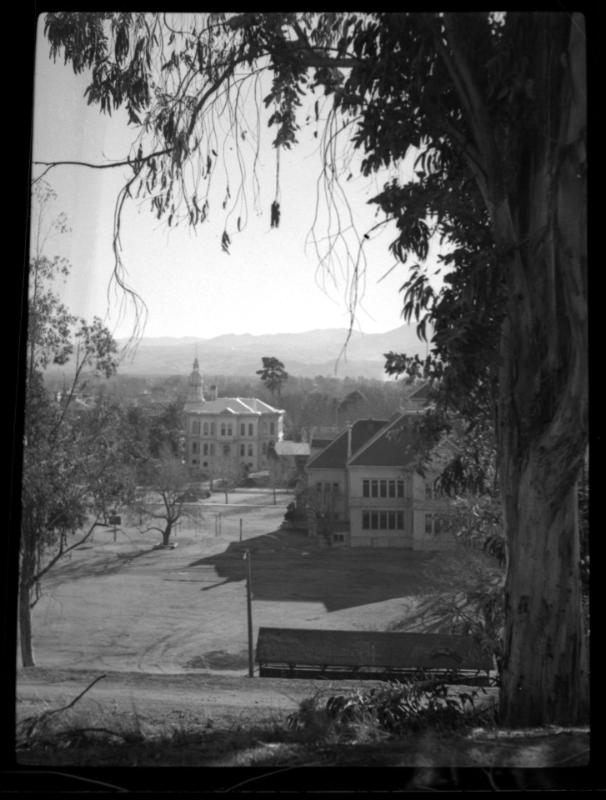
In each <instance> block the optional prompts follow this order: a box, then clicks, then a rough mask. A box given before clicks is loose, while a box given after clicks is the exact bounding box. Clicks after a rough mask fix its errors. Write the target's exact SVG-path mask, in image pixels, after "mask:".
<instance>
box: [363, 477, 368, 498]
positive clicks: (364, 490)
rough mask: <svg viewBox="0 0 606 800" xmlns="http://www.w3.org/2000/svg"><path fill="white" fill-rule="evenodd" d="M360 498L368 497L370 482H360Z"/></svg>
mask: <svg viewBox="0 0 606 800" xmlns="http://www.w3.org/2000/svg"><path fill="white" fill-rule="evenodd" d="M362 497H370V481H369V480H364V481H362Z"/></svg>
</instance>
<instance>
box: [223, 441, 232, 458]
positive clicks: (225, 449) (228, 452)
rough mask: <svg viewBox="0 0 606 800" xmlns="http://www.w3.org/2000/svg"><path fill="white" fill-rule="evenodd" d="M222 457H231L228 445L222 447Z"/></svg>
mask: <svg viewBox="0 0 606 800" xmlns="http://www.w3.org/2000/svg"><path fill="white" fill-rule="evenodd" d="M223 455H224V456H230V455H231V447H230V446H229V445H228V444H224V445H223Z"/></svg>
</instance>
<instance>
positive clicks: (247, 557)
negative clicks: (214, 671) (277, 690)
mask: <svg viewBox="0 0 606 800" xmlns="http://www.w3.org/2000/svg"><path fill="white" fill-rule="evenodd" d="M242 558H243V559H245V561H246V619H247V627H248V677H249V678H254V675H255V662H254V655H253V625H252V560H251V557H250V550H245V551H244V554H243V555H242Z"/></svg>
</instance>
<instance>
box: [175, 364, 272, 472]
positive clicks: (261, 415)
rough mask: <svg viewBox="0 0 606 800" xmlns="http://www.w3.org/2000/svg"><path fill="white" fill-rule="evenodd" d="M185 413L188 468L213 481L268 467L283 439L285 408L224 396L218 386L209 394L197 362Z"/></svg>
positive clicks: (193, 371)
mask: <svg viewBox="0 0 606 800" xmlns="http://www.w3.org/2000/svg"><path fill="white" fill-rule="evenodd" d="M183 415H184V427H185V448H186V450H185V452H186V461H187V464H188V465H189V466H190V467H192V468H194V469H197V470H200V471H201V472H203V473H207V474H208V475H210V476H211V477H212V476H216V477H218V476H220V475H221V474H223V473H226V472H229V471H233V470H236V471H238V472H239V471H242V470H248V471H249V472H257V471H260V470H265V469H267V468H268V454H269V451H270V450H271V449H272V448H273V447H274V445H275V444H276V442H278V441H280V440H281V439H282V436H283V420H284V411H283V410H281V409H279V408H274V407H273V406H270V405H269V404H268V403H264V402H263V400H259V399H258V398H256V397H219V395H218V392H217V387H216V386H211V387H210V389H209V391H208V396H205V393H204V382H203V379H202V376H201V375H200V366H199V363H198V359H197V358H196V359H195V360H194V366H193V370H192V373H191V375H190V377H189V385H188V392H187V398H186V401H185V406H184V409H183Z"/></svg>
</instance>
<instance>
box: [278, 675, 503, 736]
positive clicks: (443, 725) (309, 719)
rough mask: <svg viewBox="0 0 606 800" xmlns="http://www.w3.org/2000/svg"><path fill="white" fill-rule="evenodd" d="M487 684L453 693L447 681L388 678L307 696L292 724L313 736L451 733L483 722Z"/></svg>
mask: <svg viewBox="0 0 606 800" xmlns="http://www.w3.org/2000/svg"><path fill="white" fill-rule="evenodd" d="M480 691H484V690H482V689H479V690H478V689H474V690H473V691H472V692H471V693H469V692H460V693H458V694H450V693H449V691H448V686H447V685H446V684H444V683H442V682H439V681H435V682H430V683H429V685H428V683H427V682H421V683H419V682H415V681H408V682H403V683H401V682H398V681H394V682H388V683H385V684H384V685H381V686H379V687H375V688H371V689H356V690H354V691H352V692H351V693H349V694H343V695H332V696H330V697H328V699H326V700H323V699H322V698H321V697H320V696H319V695H316V696H315V697H314V698H311V699H306V700H304V701H303V702H302V703H301V704H300V706H299V709H298V711H296V712H294V713H293V714H291V715H290V716H289V718H288V724H289V726H290V727H291V728H294V729H295V730H297V731H299V732H303V733H307V734H308V735H309V737H310V738H314V739H319V738H321V739H324V740H325V741H326V740H337V741H338V740H343V739H349V740H354V741H360V740H364V739H366V740H369V739H377V738H388V737H392V736H401V735H403V734H405V733H420V732H423V731H427V730H429V729H431V730H432V731H433V732H438V733H439V732H448V731H453V730H460V729H462V728H467V727H470V726H471V725H478V724H479V720H478V717H479V716H480V715H481V716H482V717H483V722H484V723H486V721H487V719H488V718H489V717H490V716H491V713H492V711H491V710H488V711H487V710H485V709H480V710H478V709H476V706H475V699H476V697H477V695H478V693H479V692H480Z"/></svg>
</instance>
